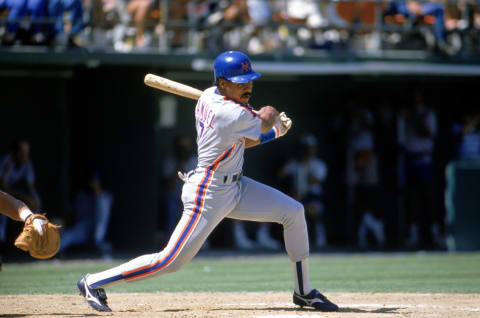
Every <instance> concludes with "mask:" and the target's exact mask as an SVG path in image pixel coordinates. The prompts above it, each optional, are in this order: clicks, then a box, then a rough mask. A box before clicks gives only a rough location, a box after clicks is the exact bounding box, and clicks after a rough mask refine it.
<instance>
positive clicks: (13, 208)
mask: <svg viewBox="0 0 480 318" xmlns="http://www.w3.org/2000/svg"><path fill="white" fill-rule="evenodd" d="M0 213H2V214H4V215H6V216H8V217H9V218H11V219H12V220H15V221H23V222H26V221H27V219H28V218H29V217H30V216H32V215H33V212H32V211H30V209H29V208H28V207H27V205H26V204H25V203H23V202H22V201H20V200H17V199H15V198H14V197H12V196H11V195H10V194H8V193H5V192H3V191H0ZM45 223H46V221H45V220H43V219H40V218H36V219H34V220H33V223H32V225H33V229H34V230H35V231H37V232H38V234H40V235H43V225H44V224H45ZM3 240H5V238H3ZM1 270H2V259H1V255H0V271H1Z"/></svg>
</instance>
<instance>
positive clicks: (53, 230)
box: [15, 214, 60, 259]
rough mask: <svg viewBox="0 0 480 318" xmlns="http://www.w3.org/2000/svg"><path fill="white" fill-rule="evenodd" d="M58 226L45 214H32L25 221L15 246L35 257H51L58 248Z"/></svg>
mask: <svg viewBox="0 0 480 318" xmlns="http://www.w3.org/2000/svg"><path fill="white" fill-rule="evenodd" d="M59 229H60V226H59V225H55V224H52V223H50V222H49V221H48V219H47V218H46V217H45V215H42V214H33V215H31V216H30V217H29V218H28V219H27V221H26V222H25V226H24V227H23V231H22V233H20V235H19V236H18V237H17V239H16V240H15V246H16V247H18V248H19V249H21V250H24V251H25V252H27V251H28V252H29V253H30V255H31V256H33V257H35V258H40V259H45V258H50V257H53V256H54V255H55V254H57V252H58V249H59V248H60V231H59Z"/></svg>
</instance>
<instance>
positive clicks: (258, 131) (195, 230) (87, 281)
mask: <svg viewBox="0 0 480 318" xmlns="http://www.w3.org/2000/svg"><path fill="white" fill-rule="evenodd" d="M214 76H215V85H216V86H214V87H211V88H208V89H207V90H205V91H204V92H203V93H202V95H201V96H200V98H199V100H198V102H197V105H196V108H195V119H196V129H197V146H198V164H197V167H196V169H194V170H192V171H190V172H188V173H179V176H180V177H181V178H182V179H183V181H184V182H185V184H184V186H183V190H182V202H183V205H184V210H183V215H182V217H181V219H180V221H179V223H178V225H177V227H176V228H175V231H174V232H173V234H172V236H171V238H170V240H169V242H168V244H167V246H166V247H165V249H164V250H162V251H161V252H159V253H154V254H148V255H143V256H140V257H137V258H135V259H133V260H131V261H129V262H127V263H124V264H122V265H119V266H117V267H114V268H111V269H108V270H106V271H103V272H99V273H95V274H87V275H85V276H83V277H82V278H81V279H80V280H79V281H78V282H77V286H78V288H79V290H80V293H81V294H82V295H83V296H84V297H85V298H86V300H87V302H88V304H90V306H91V307H93V308H94V309H95V310H98V311H111V309H110V308H109V307H108V305H107V296H106V293H105V290H104V288H105V287H107V286H110V285H113V284H117V283H121V282H134V281H137V280H141V279H147V278H152V277H155V276H158V275H162V274H167V273H173V272H176V271H178V270H179V269H180V268H181V267H182V266H183V265H185V264H186V263H188V262H189V261H190V260H191V259H192V258H193V257H194V256H195V254H197V252H198V251H199V249H200V248H201V247H202V244H203V243H204V241H205V240H206V239H207V237H208V235H209V234H210V233H211V232H212V231H213V229H214V228H215V227H216V226H217V225H218V224H219V223H220V221H222V220H223V219H224V218H226V217H228V218H233V219H238V220H249V221H258V222H277V223H280V224H282V225H283V231H284V238H285V246H286V250H287V253H288V256H289V258H290V260H291V262H292V267H293V272H294V281H295V291H294V293H293V302H294V303H295V304H297V305H300V306H302V307H303V306H309V307H313V308H315V309H317V310H320V311H337V310H338V306H337V305H335V304H333V303H332V302H330V301H329V300H328V299H327V298H326V297H325V296H324V295H322V294H321V293H320V292H319V291H317V290H316V289H312V288H311V287H310V282H309V273H308V256H309V246H308V235H307V225H306V222H305V216H304V208H303V206H302V204H301V203H299V202H297V201H295V200H294V199H292V198H290V197H289V196H287V195H285V194H283V193H281V192H280V191H278V190H276V189H274V188H271V187H269V186H267V185H264V184H261V183H259V182H256V181H254V180H252V179H250V178H248V177H246V176H242V166H243V153H244V151H245V148H250V147H253V146H256V145H259V144H264V143H267V142H269V141H272V140H274V139H276V138H278V137H281V136H283V135H285V134H286V133H287V131H288V129H289V128H290V126H291V121H290V119H289V118H288V117H286V115H285V114H284V113H282V114H279V113H278V111H277V110H276V109H275V108H273V107H272V106H265V107H262V108H261V109H260V110H259V111H258V112H256V111H254V110H253V109H252V107H250V105H249V104H248V101H249V99H250V96H251V94H252V88H253V82H252V81H253V80H255V79H257V78H258V77H260V74H259V73H257V72H255V71H254V70H252V67H251V63H250V60H249V58H248V57H247V56H246V55H245V54H243V53H241V52H236V51H228V52H224V53H222V54H220V55H219V56H218V57H217V58H216V59H215V62H214Z"/></svg>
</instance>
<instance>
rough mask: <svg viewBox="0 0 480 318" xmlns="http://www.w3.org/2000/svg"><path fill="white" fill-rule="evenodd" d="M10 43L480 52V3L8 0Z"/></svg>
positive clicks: (4, 15) (0, 4) (5, 37)
mask: <svg viewBox="0 0 480 318" xmlns="http://www.w3.org/2000/svg"><path fill="white" fill-rule="evenodd" d="M0 18H1V27H0V36H1V39H2V45H15V44H20V45H22V44H23V45H53V46H55V45H65V46H69V47H82V46H83V47H85V46H88V47H90V48H98V49H110V48H113V49H114V50H116V51H121V52H128V51H131V50H137V51H138V50H140V51H141V50H157V51H158V50H161V51H169V50H180V51H184V52H189V53H195V52H199V51H206V50H207V51H208V50H210V51H220V50H224V49H226V48H228V49H237V50H242V51H245V52H249V53H250V54H261V53H271V52H275V51H279V50H288V51H291V52H293V53H294V54H297V55H302V54H305V53H306V52H308V51H309V50H319V49H325V50H335V49H351V50H367V51H373V52H375V51H378V50H387V49H421V50H429V51H432V52H438V53H442V54H448V55H453V54H457V53H459V52H461V51H462V52H468V53H476V52H477V51H478V49H479V43H478V38H479V30H480V3H479V2H478V1H476V0H456V1H454V0H438V1H433V0H432V1H413V0H389V1H373V0H364V1H349V0H345V1H343V0H330V1H327V0H288V1H287V0H220V1H212V0H175V1H173V0H128V1H127V0H0Z"/></svg>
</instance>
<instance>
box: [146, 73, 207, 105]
mask: <svg viewBox="0 0 480 318" xmlns="http://www.w3.org/2000/svg"><path fill="white" fill-rule="evenodd" d="M144 82H145V85H148V86H150V87H153V88H156V89H160V90H162V91H165V92H169V93H172V94H175V95H180V96H184V97H187V98H191V99H195V100H197V99H198V98H200V95H201V94H202V91H201V90H199V89H196V88H193V87H191V86H188V85H185V84H181V83H178V82H175V81H172V80H169V79H167V78H164V77H161V76H157V75H154V74H147V75H145V79H144Z"/></svg>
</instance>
